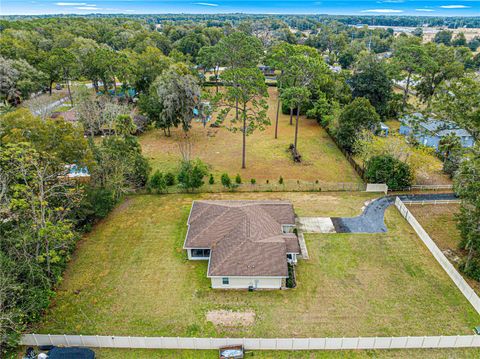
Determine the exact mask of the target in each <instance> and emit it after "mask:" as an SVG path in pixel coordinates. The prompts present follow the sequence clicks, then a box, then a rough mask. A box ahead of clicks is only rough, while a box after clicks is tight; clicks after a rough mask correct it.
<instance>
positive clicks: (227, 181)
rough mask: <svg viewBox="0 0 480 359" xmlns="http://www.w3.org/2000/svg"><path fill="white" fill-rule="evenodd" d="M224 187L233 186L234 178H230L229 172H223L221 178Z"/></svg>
mask: <svg viewBox="0 0 480 359" xmlns="http://www.w3.org/2000/svg"><path fill="white" fill-rule="evenodd" d="M220 180H221V182H222V185H223V187H225V188H231V187H232V180H231V179H230V176H229V175H228V173H223V174H222V177H221V178H220Z"/></svg>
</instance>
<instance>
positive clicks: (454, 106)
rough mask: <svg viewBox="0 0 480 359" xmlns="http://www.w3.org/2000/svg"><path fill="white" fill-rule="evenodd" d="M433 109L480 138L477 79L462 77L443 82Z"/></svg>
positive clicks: (479, 104)
mask: <svg viewBox="0 0 480 359" xmlns="http://www.w3.org/2000/svg"><path fill="white" fill-rule="evenodd" d="M433 109H434V111H435V113H436V114H437V115H438V116H441V117H442V118H445V119H448V120H450V121H452V122H453V123H455V124H456V125H457V126H459V127H461V128H465V129H466V130H467V131H469V132H470V133H471V134H472V136H474V138H475V139H476V140H477V141H478V140H480V83H479V82H478V81H476V80H475V79H473V78H471V77H461V78H459V79H453V80H451V81H449V82H445V83H443V84H442V85H441V86H440V91H438V92H437V93H436V94H435V97H434V99H433Z"/></svg>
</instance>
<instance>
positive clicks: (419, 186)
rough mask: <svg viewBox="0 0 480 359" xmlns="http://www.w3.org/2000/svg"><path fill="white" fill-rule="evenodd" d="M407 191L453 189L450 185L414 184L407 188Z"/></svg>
mask: <svg viewBox="0 0 480 359" xmlns="http://www.w3.org/2000/svg"><path fill="white" fill-rule="evenodd" d="M408 189H409V190H411V191H413V190H423V189H424V190H439V189H453V185H451V184H432V185H430V184H428V185H427V184H416V185H413V186H411V187H409V188H408Z"/></svg>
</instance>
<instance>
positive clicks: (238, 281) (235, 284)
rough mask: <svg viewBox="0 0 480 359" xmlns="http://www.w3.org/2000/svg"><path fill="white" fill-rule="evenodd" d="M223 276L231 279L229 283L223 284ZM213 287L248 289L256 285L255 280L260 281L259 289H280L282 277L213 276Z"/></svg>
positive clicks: (258, 283)
mask: <svg viewBox="0 0 480 359" xmlns="http://www.w3.org/2000/svg"><path fill="white" fill-rule="evenodd" d="M222 278H228V279H229V280H230V283H229V285H223V284H222ZM210 279H211V280H212V288H215V289H217V288H223V289H248V287H249V286H253V287H255V281H258V282H257V284H256V288H258V289H280V288H281V287H282V279H283V278H280V277H263V278H261V277H211V278H210Z"/></svg>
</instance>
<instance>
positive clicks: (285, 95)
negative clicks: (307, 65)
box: [282, 87, 311, 150]
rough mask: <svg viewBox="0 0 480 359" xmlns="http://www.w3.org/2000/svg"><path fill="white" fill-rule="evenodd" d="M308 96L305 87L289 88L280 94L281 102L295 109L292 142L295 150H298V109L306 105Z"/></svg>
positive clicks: (309, 94)
mask: <svg viewBox="0 0 480 359" xmlns="http://www.w3.org/2000/svg"><path fill="white" fill-rule="evenodd" d="M310 96H311V93H310V91H309V90H308V89H307V88H306V87H289V88H286V89H285V90H284V91H283V92H282V101H284V102H285V103H286V104H287V106H288V107H289V108H296V109H297V116H296V119H295V137H294V142H293V145H294V146H295V149H296V150H298V147H297V139H298V117H299V114H300V107H301V106H302V105H304V104H306V103H308V101H309V99H310Z"/></svg>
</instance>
